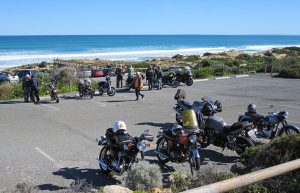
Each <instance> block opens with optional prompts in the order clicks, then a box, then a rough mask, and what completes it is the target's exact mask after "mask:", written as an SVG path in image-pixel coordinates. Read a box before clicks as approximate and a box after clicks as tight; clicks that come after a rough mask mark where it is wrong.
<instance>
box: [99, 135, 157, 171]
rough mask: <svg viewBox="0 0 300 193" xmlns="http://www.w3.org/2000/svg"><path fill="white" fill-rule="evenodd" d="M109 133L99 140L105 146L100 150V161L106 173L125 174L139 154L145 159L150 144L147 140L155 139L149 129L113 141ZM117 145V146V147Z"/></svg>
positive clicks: (101, 168) (101, 167) (102, 169)
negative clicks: (136, 135)
mask: <svg viewBox="0 0 300 193" xmlns="http://www.w3.org/2000/svg"><path fill="white" fill-rule="evenodd" d="M107 135H108V134H106V135H104V136H102V137H100V139H99V140H97V142H98V145H102V146H103V148H102V149H101V151H100V154H99V159H97V160H98V163H99V166H100V170H101V172H102V173H104V174H109V173H110V172H113V173H115V174H123V173H124V172H125V171H127V170H128V169H129V168H130V167H131V166H132V164H134V163H135V162H137V161H138V158H137V156H138V154H139V153H140V154H141V159H144V152H145V150H146V147H148V146H149V145H150V144H148V143H147V142H146V141H153V138H154V137H153V136H152V135H151V134H149V130H145V131H144V133H143V134H142V135H141V136H140V137H134V138H132V137H126V136H125V137H124V136H123V137H121V138H117V140H116V143H117V144H115V143H113V142H112V140H111V139H110V137H109V135H108V136H107ZM116 146H117V147H116Z"/></svg>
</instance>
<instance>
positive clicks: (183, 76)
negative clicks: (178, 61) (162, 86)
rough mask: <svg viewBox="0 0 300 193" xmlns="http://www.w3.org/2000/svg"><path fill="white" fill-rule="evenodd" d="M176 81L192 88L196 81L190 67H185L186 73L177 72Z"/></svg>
mask: <svg viewBox="0 0 300 193" xmlns="http://www.w3.org/2000/svg"><path fill="white" fill-rule="evenodd" d="M176 80H177V81H178V82H179V83H181V82H182V83H185V84H186V85H188V86H192V85H193V83H194V81H193V78H192V72H191V69H190V68H189V67H185V72H181V71H178V72H176Z"/></svg>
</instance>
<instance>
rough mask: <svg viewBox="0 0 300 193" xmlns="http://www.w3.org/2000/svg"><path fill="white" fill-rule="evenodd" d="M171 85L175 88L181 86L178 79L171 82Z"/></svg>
mask: <svg viewBox="0 0 300 193" xmlns="http://www.w3.org/2000/svg"><path fill="white" fill-rule="evenodd" d="M171 86H172V87H173V88H177V87H178V86H179V82H178V81H177V80H175V81H173V82H171Z"/></svg>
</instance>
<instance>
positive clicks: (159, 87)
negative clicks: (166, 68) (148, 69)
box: [157, 66, 164, 90]
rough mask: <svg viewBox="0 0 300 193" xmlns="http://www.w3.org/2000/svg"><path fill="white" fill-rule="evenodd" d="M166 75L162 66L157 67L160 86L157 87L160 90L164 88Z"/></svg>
mask: <svg viewBox="0 0 300 193" xmlns="http://www.w3.org/2000/svg"><path fill="white" fill-rule="evenodd" d="M163 76H164V73H163V71H162V69H161V68H160V66H158V67H157V83H158V87H157V89H158V90H160V89H162V77H163Z"/></svg>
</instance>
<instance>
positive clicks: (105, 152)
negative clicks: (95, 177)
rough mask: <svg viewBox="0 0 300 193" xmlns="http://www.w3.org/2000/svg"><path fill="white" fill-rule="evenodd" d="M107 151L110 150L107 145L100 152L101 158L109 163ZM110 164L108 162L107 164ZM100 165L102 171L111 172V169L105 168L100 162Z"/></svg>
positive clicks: (104, 172)
mask: <svg viewBox="0 0 300 193" xmlns="http://www.w3.org/2000/svg"><path fill="white" fill-rule="evenodd" d="M107 152H108V147H107V146H105V147H103V148H102V149H101V151H100V153H99V160H102V161H104V162H105V163H106V164H107V161H108V160H107ZM107 165H108V164H107ZM99 167H100V171H101V172H102V173H103V174H109V173H110V172H111V170H110V169H108V168H107V169H106V170H105V169H104V168H103V167H102V166H101V165H100V164H99Z"/></svg>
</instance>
